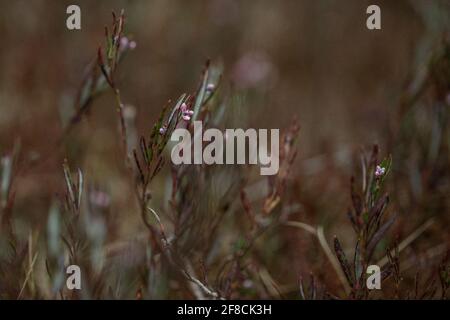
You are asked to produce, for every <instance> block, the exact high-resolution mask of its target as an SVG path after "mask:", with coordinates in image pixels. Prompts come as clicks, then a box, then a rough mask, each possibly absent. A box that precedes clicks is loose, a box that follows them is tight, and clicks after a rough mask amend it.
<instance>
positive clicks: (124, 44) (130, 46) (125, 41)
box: [120, 37, 137, 50]
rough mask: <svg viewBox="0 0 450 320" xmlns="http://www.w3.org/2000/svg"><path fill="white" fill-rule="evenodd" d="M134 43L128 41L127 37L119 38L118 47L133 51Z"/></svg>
mask: <svg viewBox="0 0 450 320" xmlns="http://www.w3.org/2000/svg"><path fill="white" fill-rule="evenodd" d="M136 45H137V44H136V41H133V40H130V39H128V38H127V37H122V38H120V47H121V48H122V49H130V50H133V49H135V48H136Z"/></svg>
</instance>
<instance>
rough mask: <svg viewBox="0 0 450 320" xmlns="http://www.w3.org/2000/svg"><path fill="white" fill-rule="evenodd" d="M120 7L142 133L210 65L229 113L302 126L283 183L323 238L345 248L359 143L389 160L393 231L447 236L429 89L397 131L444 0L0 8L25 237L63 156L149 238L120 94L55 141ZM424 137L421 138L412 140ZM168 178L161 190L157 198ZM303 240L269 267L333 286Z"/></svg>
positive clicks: (127, 72)
mask: <svg viewBox="0 0 450 320" xmlns="http://www.w3.org/2000/svg"><path fill="white" fill-rule="evenodd" d="M373 3H376V4H378V5H379V6H380V7H381V10H382V29H381V30H378V31H370V30H367V28H366V18H367V15H366V8H367V6H368V5H370V4H373ZM70 4H78V5H79V6H80V7H81V11H82V30H80V31H76V30H75V31H70V30H67V29H66V25H65V23H66V18H67V15H66V7H67V6H68V5H70ZM122 8H123V9H125V13H126V17H127V26H126V32H127V33H128V34H129V35H131V37H132V38H133V39H134V40H135V41H136V43H137V47H136V49H135V50H133V51H132V52H131V53H130V54H129V55H128V56H127V57H126V59H125V60H124V62H123V63H122V64H121V65H120V68H119V71H118V72H119V77H118V79H119V83H120V87H121V92H122V97H123V100H124V102H125V103H126V104H127V105H130V106H132V107H130V110H132V111H133V112H135V113H136V121H137V124H138V125H137V130H138V131H139V132H141V133H145V134H147V133H148V132H149V130H150V128H151V126H152V124H153V122H154V121H155V119H156V117H157V115H158V114H159V110H160V109H161V107H162V106H163V105H164V103H165V102H166V101H167V100H168V99H176V98H177V97H178V96H179V95H180V94H182V93H184V92H192V91H194V90H195V88H196V86H197V83H198V81H199V76H200V73H201V70H202V68H203V65H204V62H205V61H206V59H208V58H210V59H211V60H212V62H213V63H216V64H222V65H223V70H224V76H223V85H224V86H229V87H232V88H233V90H234V92H236V94H238V95H239V97H240V101H241V102H240V103H241V106H240V109H239V110H240V111H239V112H238V113H237V115H236V117H238V118H239V119H240V120H239V121H242V123H244V124H245V125H246V126H248V127H256V128H285V127H287V125H288V124H289V123H290V122H291V120H292V119H293V118H294V117H295V116H296V117H298V119H299V123H300V127H301V130H300V134H299V141H298V157H297V159H296V161H295V164H294V167H293V174H292V185H291V186H290V190H291V191H292V192H291V193H292V194H294V197H295V198H296V201H297V203H298V204H300V206H299V209H298V213H297V215H298V217H300V218H302V219H304V220H306V221H308V222H311V223H323V224H325V225H326V226H327V228H328V229H327V234H328V235H329V236H330V239H331V236H332V235H333V234H338V235H340V236H342V237H343V238H344V243H345V242H346V241H348V242H350V241H352V238H351V236H350V235H349V236H348V237H347V234H351V227H350V225H349V223H348V222H347V221H346V217H345V210H346V208H347V207H348V206H349V203H350V197H349V192H348V190H349V179H350V176H351V175H352V174H353V173H354V172H355V171H356V170H359V169H358V165H359V164H358V161H357V159H358V158H357V155H358V153H359V152H360V150H361V148H366V149H367V148H369V149H370V146H371V145H372V144H374V143H377V144H379V146H380V149H381V154H382V155H383V156H387V155H388V154H393V156H394V166H395V168H396V169H395V170H394V173H393V177H392V183H391V184H390V187H389V188H390V189H391V191H392V192H393V195H394V198H395V199H396V200H395V203H396V204H394V206H393V209H392V210H395V211H398V212H399V214H400V216H401V217H403V219H404V221H405V222H404V223H400V224H398V225H396V227H395V231H396V233H395V234H396V236H398V237H399V238H402V237H404V236H407V235H408V233H409V232H411V231H412V230H414V229H415V228H417V227H418V226H420V225H421V223H423V222H424V221H426V219H427V218H429V217H430V216H437V217H439V219H441V220H438V221H439V223H437V224H435V226H434V227H433V229H432V230H431V231H428V232H429V233H427V234H426V236H425V245H424V246H425V247H434V246H437V245H440V244H442V243H448V240H449V237H448V225H447V224H446V223H447V222H448V214H449V207H448V204H449V198H448V194H449V190H450V189H449V180H448V176H449V171H448V169H449V158H448V117H447V118H445V117H443V118H440V119H441V120H439V121H441V122H439V123H441V124H442V123H443V124H442V126H441V127H439V128H441V129H442V128H444V129H442V131H440V132H441V135H440V144H439V146H440V147H439V146H438V147H437V150H438V151H437V152H436V154H437V155H436V156H435V158H433V159H437V160H436V161H435V162H432V163H433V164H436V163H439V168H440V169H439V170H438V172H436V170H434V169H430V170H429V171H427V170H428V169H427V168H434V167H432V166H431V165H430V166H429V167H427V163H428V162H426V161H427V160H426V159H429V158H428V156H422V153H421V150H424V149H427V146H429V145H430V141H433V136H432V134H431V133H430V132H434V131H432V129H430V130H428V129H429V128H431V127H433V123H434V122H433V121H434V120H433V119H435V118H434V115H435V113H434V112H435V111H434V109H433V107H432V106H433V105H434V103H435V101H436V99H434V98H433V95H432V94H431V95H430V96H426V98H425V99H424V102H422V103H421V104H420V106H418V107H417V108H418V111H417V112H415V111H414V112H415V113H414V115H413V116H411V118H412V119H413V120H411V121H415V122H414V123H415V124H416V125H411V127H409V128H410V129H407V130H406V131H402V129H401V128H402V123H403V122H402V121H403V120H404V117H405V116H404V115H405V112H404V110H403V109H402V101H403V100H402V98H403V97H404V95H405V94H408V92H409V90H414V85H415V83H416V82H417V81H418V80H417V78H419V79H420V72H423V70H425V69H426V67H427V63H428V61H429V57H430V55H431V54H432V53H433V52H434V50H435V49H436V48H437V47H438V46H439V44H440V43H441V42H442V39H443V38H445V37H446V35H448V34H447V33H448V32H449V31H450V3H449V2H448V1H439V0H433V1H430V0H415V1H414V0H410V1H407V0H396V1H387V0H384V1H381V0H379V1H365V0H363V1H360V0H348V1H337V0H314V1H313V0H304V1H245V2H244V1H234V0H211V1H189V2H188V1H181V0H180V1H175V0H173V1H163V0H157V1H153V0H151V1H143V0H134V1H116V0H113V1H81V0H80V1H50V0H34V1H23V0H17V1H3V0H2V1H0V34H1V37H2V47H1V48H0V152H1V153H2V154H5V153H8V152H10V150H11V149H12V148H13V145H14V143H15V142H17V141H20V145H21V164H22V166H21V169H20V172H19V174H18V176H17V179H16V181H15V190H16V200H15V211H14V214H15V216H16V217H17V226H16V227H17V228H18V230H19V232H23V233H24V234H27V233H28V231H29V230H42V229H43V228H45V225H46V223H47V216H48V212H49V208H51V206H52V203H54V201H55V195H57V194H60V193H61V190H62V188H63V186H64V180H63V172H62V162H63V159H64V158H67V159H68V160H69V162H70V164H71V166H73V167H74V168H75V167H80V168H82V170H83V172H84V174H85V176H86V179H87V181H88V182H89V183H90V184H92V185H96V186H99V188H101V189H102V190H106V191H107V192H108V194H109V195H110V199H109V200H110V201H111V203H110V208H111V209H110V215H111V217H113V218H114V219H116V221H117V223H116V225H117V230H116V231H115V232H117V234H118V235H120V236H118V237H119V238H123V239H129V238H132V237H133V236H134V235H135V234H136V233H138V231H142V230H143V227H142V225H141V223H140V220H139V215H138V214H137V213H136V209H135V206H136V204H134V202H133V200H131V199H132V197H133V196H132V190H131V189H130V188H129V187H128V186H127V184H128V180H127V173H126V170H125V169H124V165H123V157H122V155H121V150H120V143H119V141H120V138H119V134H118V127H117V117H116V113H115V111H114V108H115V105H114V98H113V96H112V95H110V94H105V95H103V96H101V97H100V98H99V99H98V100H97V101H96V102H95V104H94V105H93V106H92V108H91V110H90V112H89V115H88V116H87V117H85V118H84V119H83V120H82V121H81V123H80V124H79V125H78V126H77V127H76V128H75V129H74V130H73V131H72V133H71V135H70V137H69V138H68V139H67V140H66V141H65V143H64V144H63V146H62V147H60V146H58V141H59V139H60V137H61V134H62V131H63V120H62V118H63V116H62V115H64V113H65V112H66V111H65V110H67V108H71V107H72V102H73V97H74V96H75V95H76V92H77V89H78V87H79V85H80V83H81V81H82V77H83V70H84V68H85V66H86V65H87V64H88V63H89V62H90V61H91V60H92V59H93V58H94V57H95V54H96V50H97V47H98V45H99V44H101V43H103V33H104V31H103V27H104V25H106V24H109V23H110V21H111V11H112V10H116V11H119V10H120V9H122ZM418 75H419V76H418ZM447 76H448V75H447ZM447 84H448V82H447ZM447 89H448V87H447ZM449 92H450V91H449ZM433 99H434V100H433ZM441 100H442V99H441ZM442 101H444V106H443V107H442V108H443V110H444V111H442V112H441V111H440V112H441V113H445V114H448V108H449V106H448V103H449V102H448V101H447V104H446V105H445V99H444V100H442ZM442 101H441V102H442ZM421 108H422V109H421ZM132 111H130V112H132ZM411 112H412V111H411ZM411 112H410V113H411ZM406 114H409V113H408V112H406ZM241 118H242V119H241ZM420 128H422V129H423V130H424V132H425V133H424V136H425V137H426V139H424V140H420V139H419V140H420V141H415V140H412V138H411V139H409V138H408V137H413V136H414V132H416V131H417V130H419V129H420ZM445 128H447V129H445ZM408 130H409V131H408ZM403 136H406V137H407V138H405V140H401V138H399V137H403ZM430 137H431V138H430ZM427 139H428V140H427ZM395 160H398V162H397V163H396V162H395ZM433 170H434V171H433ZM433 174H434V175H437V176H439V179H437V178H436V181H437V182H436V183H435V184H432V186H431V187H430V186H428V184H427V183H426V182H425V180H426V179H428V178H429V175H433ZM166 180H167V179H166V178H164V177H162V178H160V179H159V180H157V181H156V182H155V183H154V184H153V185H152V189H153V191H154V193H155V194H156V195H158V193H159V192H162V191H161V190H163V189H164V188H165V186H166V184H167V181H166ZM427 181H428V180H427ZM433 181H434V180H433ZM433 188H434V189H433ZM411 190H412V191H411ZM161 201H162V200H161ZM193 201H195V199H193ZM161 206H164V205H163V204H161ZM298 233H301V232H299V231H298V230H290V233H289V234H288V235H287V237H290V238H289V239H290V242H289V243H290V244H285V245H283V246H281V247H278V248H277V249H276V250H277V251H276V252H272V255H271V259H273V260H276V259H281V260H282V261H286V262H287V261H289V263H281V265H277V267H276V268H275V271H274V272H275V274H273V277H274V278H276V281H277V282H279V283H282V284H286V283H289V282H292V281H294V283H295V278H296V276H297V274H296V273H294V274H292V275H289V276H286V277H287V278H284V275H283V271H289V270H300V269H301V268H303V269H306V270H308V271H309V270H310V271H315V272H317V273H318V274H319V276H320V277H322V278H324V279H327V277H329V279H328V280H327V281H330V282H331V283H333V281H337V280H333V279H332V278H333V275H329V276H327V275H326V274H325V273H324V274H320V267H319V266H320V265H321V264H322V263H326V258H324V257H321V256H320V255H317V254H315V252H317V251H318V250H320V249H319V248H317V244H315V242H314V240H311V239H309V238H308V236H304V235H301V234H300V235H299V234H298ZM347 238H348V239H347ZM411 250H414V252H417V254H419V253H418V252H419V251H420V250H419V249H418V248H413V249H411ZM441 251H442V250H441ZM441 251H440V252H441ZM296 272H297V271H296Z"/></svg>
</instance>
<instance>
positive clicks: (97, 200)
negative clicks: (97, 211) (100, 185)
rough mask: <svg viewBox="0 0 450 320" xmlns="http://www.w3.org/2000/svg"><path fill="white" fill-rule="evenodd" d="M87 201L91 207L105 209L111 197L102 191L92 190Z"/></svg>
mask: <svg viewBox="0 0 450 320" xmlns="http://www.w3.org/2000/svg"><path fill="white" fill-rule="evenodd" d="M89 199H90V201H91V203H92V204H93V205H95V206H97V207H99V208H107V207H109V205H110V204H111V197H110V196H109V195H108V194H107V193H106V192H103V191H98V190H92V191H91V193H90V195H89Z"/></svg>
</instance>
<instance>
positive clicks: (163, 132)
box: [159, 126, 167, 135]
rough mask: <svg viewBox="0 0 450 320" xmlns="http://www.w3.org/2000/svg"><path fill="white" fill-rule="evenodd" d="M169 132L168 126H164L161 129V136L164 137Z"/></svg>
mask: <svg viewBox="0 0 450 320" xmlns="http://www.w3.org/2000/svg"><path fill="white" fill-rule="evenodd" d="M166 131H167V127H166V126H162V127H161V128H159V134H161V135H163V134H165V133H166Z"/></svg>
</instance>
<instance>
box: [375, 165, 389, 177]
mask: <svg viewBox="0 0 450 320" xmlns="http://www.w3.org/2000/svg"><path fill="white" fill-rule="evenodd" d="M385 172H386V169H385V168H383V167H381V166H377V167H376V168H375V177H377V178H379V177H381V176H382V175H384V173H385Z"/></svg>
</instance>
